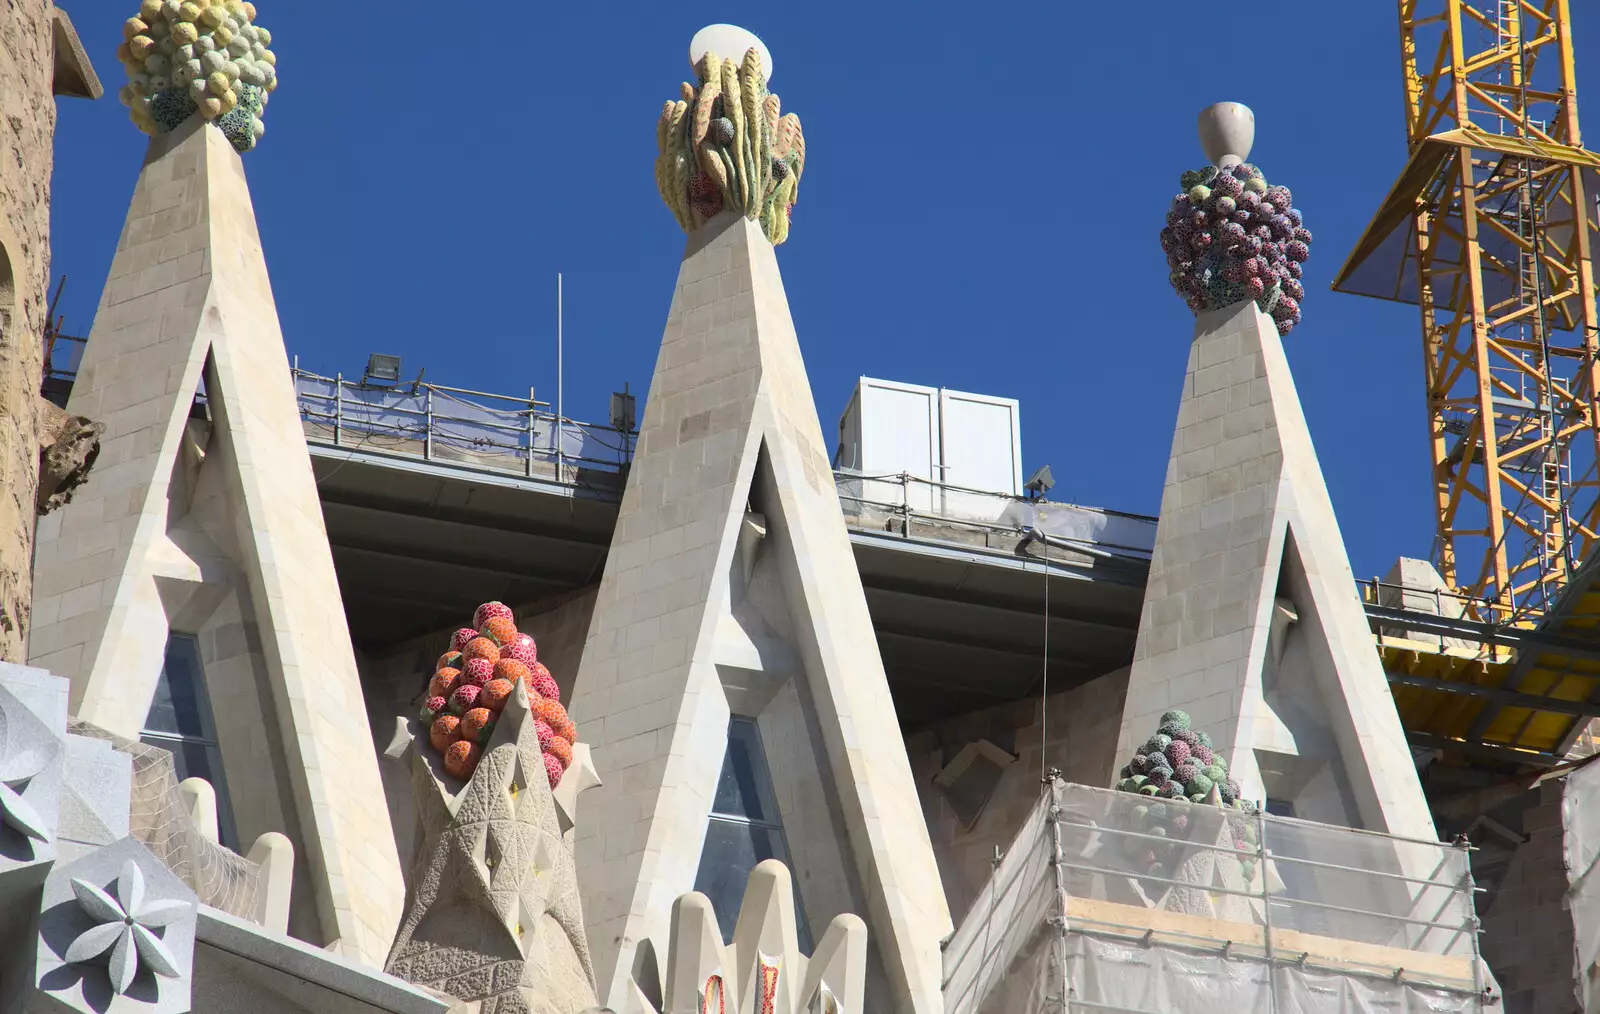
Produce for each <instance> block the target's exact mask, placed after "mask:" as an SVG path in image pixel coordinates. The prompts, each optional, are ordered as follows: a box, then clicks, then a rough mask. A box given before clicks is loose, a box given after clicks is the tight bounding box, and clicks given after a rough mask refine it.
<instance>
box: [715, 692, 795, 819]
mask: <svg viewBox="0 0 1600 1014" xmlns="http://www.w3.org/2000/svg"><path fill="white" fill-rule="evenodd" d="M760 755H761V741H760V739H759V738H758V736H757V733H756V724H755V723H754V722H752V721H750V720H749V719H745V718H735V719H733V720H732V721H731V722H730V723H729V725H728V752H727V754H726V756H724V757H723V760H722V776H721V777H720V778H719V779H717V798H716V799H715V800H713V801H712V803H711V812H713V813H716V814H720V815H722V816H725V817H743V818H745V819H746V820H757V821H765V822H768V823H777V822H778V820H779V817H778V808H777V807H776V806H775V805H773V802H772V787H771V786H770V785H769V784H768V782H769V781H770V779H769V778H768V777H767V766H766V763H765V760H764V759H763V758H762V757H761V756H760Z"/></svg>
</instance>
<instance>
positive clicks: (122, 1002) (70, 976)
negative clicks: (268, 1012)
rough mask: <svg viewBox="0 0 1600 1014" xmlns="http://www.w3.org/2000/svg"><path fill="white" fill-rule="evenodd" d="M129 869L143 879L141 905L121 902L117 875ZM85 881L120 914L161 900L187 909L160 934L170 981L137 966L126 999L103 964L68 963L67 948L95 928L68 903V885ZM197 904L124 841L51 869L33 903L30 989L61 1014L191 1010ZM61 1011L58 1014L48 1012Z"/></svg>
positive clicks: (132, 842) (138, 847) (142, 964)
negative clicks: (172, 970)
mask: <svg viewBox="0 0 1600 1014" xmlns="http://www.w3.org/2000/svg"><path fill="white" fill-rule="evenodd" d="M130 861H131V862H132V863H133V864H134V865H135V866H137V867H138V869H139V872H140V873H141V874H142V880H143V885H144V891H143V895H142V898H141V899H132V898H126V897H122V896H121V892H120V891H119V887H118V880H119V875H120V874H121V873H122V871H123V869H124V868H125V866H126V864H127V863H129V862H130ZM74 879H78V880H83V881H86V882H87V883H89V884H92V885H94V886H95V887H98V888H100V889H101V890H103V891H105V892H106V893H107V894H109V895H111V897H112V898H114V899H115V900H116V901H117V903H118V904H119V905H121V906H122V907H123V909H124V910H126V909H127V908H128V907H130V905H133V904H139V903H140V902H141V901H142V904H140V908H141V909H145V908H148V906H150V905H152V904H154V903H157V902H163V901H176V902H182V903H186V904H187V909H186V910H185V911H184V913H183V914H182V915H181V916H179V917H178V918H176V919H173V920H172V921H170V922H168V923H167V924H166V925H165V927H164V928H162V929H161V930H160V931H159V936H160V939H161V942H162V943H163V944H165V945H166V948H167V950H168V951H169V952H170V953H171V954H172V956H173V958H175V959H176V962H177V968H176V970H177V972H178V973H179V974H178V975H177V976H176V977H174V978H167V977H164V976H156V975H154V974H152V973H151V972H150V971H149V970H148V968H146V967H145V961H144V959H143V958H141V959H140V971H139V973H138V975H137V976H136V977H135V979H134V980H133V985H132V986H131V987H130V988H129V990H128V991H127V992H126V993H123V994H121V995H115V994H113V993H112V991H111V984H110V981H109V979H108V978H107V975H106V967H105V963H104V961H103V960H102V961H99V962H86V963H82V964H76V963H74V964H69V963H68V962H67V961H66V953H67V948H68V947H69V946H71V944H72V942H73V941H74V940H76V939H77V938H78V937H79V935H80V934H82V933H83V932H84V931H85V930H88V929H90V928H91V927H93V926H94V925H96V923H97V921H98V920H95V919H93V918H91V917H90V916H89V915H88V914H87V913H86V912H85V911H84V908H83V906H82V905H80V904H79V902H78V900H77V898H76V897H75V896H74V893H73V888H72V881H73V880H74ZM199 907H200V906H199V902H198V901H197V899H196V898H195V896H194V892H193V891H191V890H189V888H188V887H187V886H185V885H184V883H183V882H182V881H180V880H179V879H178V878H177V877H175V876H173V875H172V872H171V871H170V870H168V869H167V868H166V867H165V866H163V865H162V864H161V861H160V860H159V859H157V858H156V857H155V856H153V855H151V854H150V851H149V850H148V849H146V848H145V847H144V846H143V845H141V844H139V842H137V841H135V840H134V839H132V838H124V839H122V840H121V841H119V842H115V843H113V844H111V845H108V846H106V847H104V848H101V849H97V850H95V851H93V852H91V853H89V854H88V855H86V856H84V857H82V858H81V859H78V860H77V861H75V862H71V863H67V864H64V865H62V866H58V867H56V868H55V869H54V870H52V871H51V872H50V876H49V878H48V879H47V880H46V881H45V885H44V895H43V899H42V900H41V902H40V904H39V909H38V911H39V940H38V944H37V947H38V950H37V954H36V957H35V978H34V980H33V981H34V983H35V984H36V988H37V989H38V991H39V992H40V993H42V994H45V995H46V996H48V997H50V999H51V1000H53V1001H55V1002H56V1003H58V1004H61V1005H62V1007H64V1008H65V1009H66V1010H70V1011H82V1012H83V1014H131V1012H135V1011H137V1012H143V1014H186V1012H187V1011H189V1010H190V1009H191V1006H190V984H191V982H192V981H193V977H194V935H195V920H196V918H197V915H198V911H199ZM51 1009H61V1008H51Z"/></svg>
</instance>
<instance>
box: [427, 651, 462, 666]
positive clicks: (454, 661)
mask: <svg viewBox="0 0 1600 1014" xmlns="http://www.w3.org/2000/svg"><path fill="white" fill-rule="evenodd" d="M461 662H462V659H461V652H459V651H447V652H445V653H444V654H443V655H440V656H439V661H438V662H436V663H434V666H433V667H434V669H459V668H461Z"/></svg>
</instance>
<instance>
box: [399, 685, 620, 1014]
mask: <svg viewBox="0 0 1600 1014" xmlns="http://www.w3.org/2000/svg"><path fill="white" fill-rule="evenodd" d="M408 728H409V730H410V735H411V744H410V748H409V750H407V753H409V754H410V763H411V772H412V784H413V798H414V799H415V800H416V807H417V835H416V846H415V848H414V850H413V853H412V854H413V856H414V857H415V858H414V859H413V862H412V867H411V875H410V877H408V878H407V888H406V906H405V914H404V916H403V918H402V919H401V923H400V931H399V934H398V935H397V936H396V937H395V942H394V949H393V950H392V951H390V953H389V960H388V964H387V965H386V968H385V970H386V971H387V972H388V973H389V974H391V975H394V976H397V977H399V978H402V979H405V980H406V981H408V982H414V983H416V984H418V985H420V986H425V987H428V988H430V989H435V990H439V991H440V992H443V993H447V994H449V995H450V996H452V997H455V998H456V999H458V1000H461V1001H464V1002H466V1003H469V1004H481V1006H479V1007H477V1008H476V1009H477V1010H478V1011H479V1012H480V1014H522V1012H536V1014H575V1012H577V1011H580V1010H583V1009H585V1008H587V1007H591V1006H593V1005H594V1003H595V989H594V967H593V965H592V963H591V962H590V958H589V945H588V941H587V938H586V936H585V934H584V924H583V910H582V906H581V904H580V902H579V899H578V880H577V874H576V872H575V870H574V868H573V860H572V852H571V850H570V849H569V848H568V846H567V845H566V843H565V842H564V841H563V840H562V833H561V828H560V825H559V823H558V818H557V813H556V802H555V796H554V794H553V793H552V792H551V790H550V782H549V779H548V777H547V776H546V774H545V769H544V761H543V758H542V755H541V753H540V748H539V738H538V735H537V734H536V732H535V731H534V726H533V719H532V716H531V715H530V713H529V711H528V697H527V692H526V690H525V689H523V688H522V687H521V686H520V684H519V688H518V690H517V692H516V694H515V695H514V696H513V697H512V699H511V700H510V701H508V702H507V703H506V707H505V711H504V712H503V713H502V714H501V716H500V721H499V722H498V724H497V725H496V726H495V730H494V735H493V737H492V738H491V739H490V741H489V744H488V748H487V749H486V750H485V751H484V754H483V758H482V760H481V761H479V764H478V769H477V771H476V772H475V773H474V774H473V776H472V779H471V780H470V781H468V782H467V783H466V784H465V785H463V784H462V783H461V782H459V781H457V780H456V779H454V778H452V777H450V776H449V775H447V774H446V773H445V772H444V767H443V760H442V758H441V757H440V756H439V755H438V754H437V753H436V752H434V751H433V750H432V749H431V747H430V746H429V745H428V728H427V727H426V726H424V725H423V724H422V723H421V722H419V721H417V720H415V719H412V720H410V721H409V722H408Z"/></svg>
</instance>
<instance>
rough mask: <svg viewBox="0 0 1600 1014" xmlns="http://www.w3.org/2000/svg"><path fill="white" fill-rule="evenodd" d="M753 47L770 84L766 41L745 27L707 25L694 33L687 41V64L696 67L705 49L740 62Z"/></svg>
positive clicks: (770, 54)
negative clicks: (758, 55) (759, 56)
mask: <svg viewBox="0 0 1600 1014" xmlns="http://www.w3.org/2000/svg"><path fill="white" fill-rule="evenodd" d="M752 49H754V50H755V51H756V52H758V53H760V54H761V73H762V74H764V75H765V76H766V79H767V84H768V86H770V85H771V84H772V53H771V52H769V51H768V50H767V46H766V43H764V42H762V41H761V40H760V39H758V38H756V34H755V33H754V32H752V31H750V30H749V29H747V28H740V27H739V26H738V25H707V26H706V27H704V28H702V29H700V30H699V31H698V32H695V33H694V38H693V39H692V40H690V42H689V66H691V67H697V66H699V64H700V58H701V57H703V56H705V55H706V52H707V51H711V52H714V53H716V54H717V55H718V56H720V57H722V58H723V59H732V60H733V62H734V63H742V62H743V61H744V55H745V54H746V53H748V52H749V51H750V50H752Z"/></svg>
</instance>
